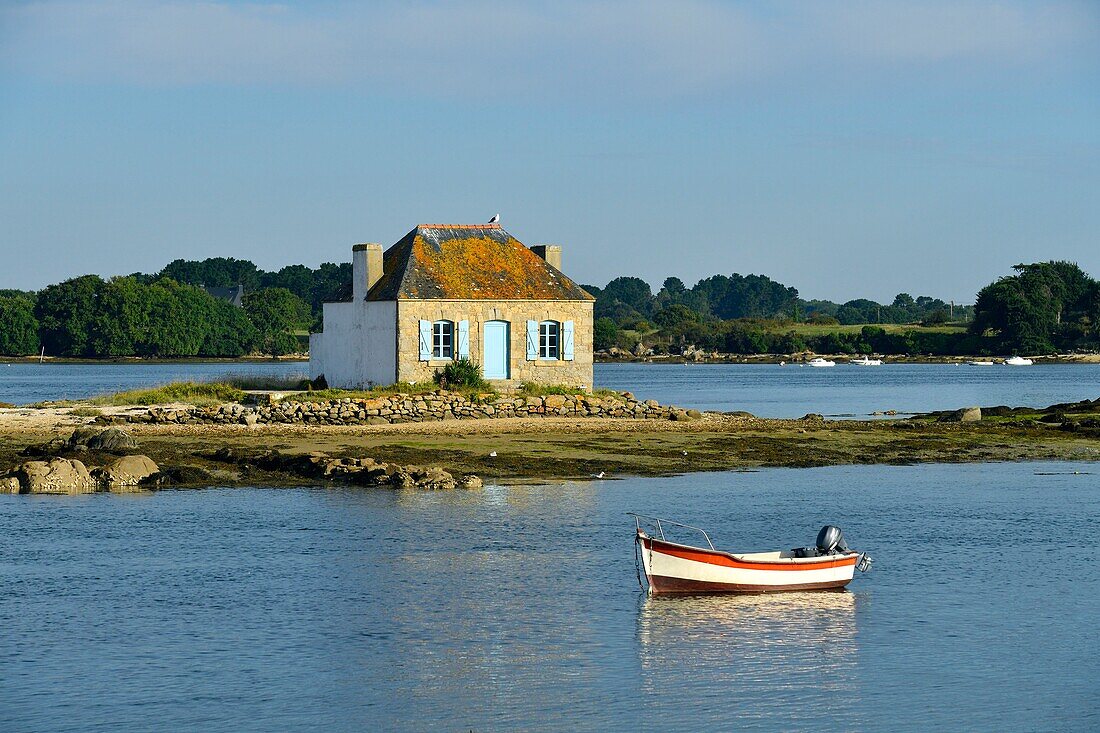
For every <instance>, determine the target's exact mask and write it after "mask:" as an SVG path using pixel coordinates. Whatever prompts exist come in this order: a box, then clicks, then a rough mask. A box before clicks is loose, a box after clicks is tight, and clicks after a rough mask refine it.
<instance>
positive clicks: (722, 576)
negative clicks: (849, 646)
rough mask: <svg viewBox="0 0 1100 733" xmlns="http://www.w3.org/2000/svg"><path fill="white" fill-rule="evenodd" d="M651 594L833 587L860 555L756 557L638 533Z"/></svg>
mask: <svg viewBox="0 0 1100 733" xmlns="http://www.w3.org/2000/svg"><path fill="white" fill-rule="evenodd" d="M638 544H639V546H640V549H641V555H642V566H643V568H644V569H645V574H646V578H647V580H648V581H649V588H650V592H651V593H662V594H663V593H782V592H786V591H807V590H837V589H840V588H843V587H845V586H846V585H848V584H849V583H851V582H852V577H853V575H854V574H855V568H856V561H857V560H858V557H859V555H858V554H857V553H849V554H845V555H828V556H825V557H820V558H806V559H798V560H795V559H793V558H784V559H781V560H774V561H770V560H769V561H759V560H753V559H751V558H744V557H739V556H736V555H731V554H729V553H725V552H718V551H716V550H706V549H703V548H698V547H691V546H689V545H680V544H676V543H673V542H666V541H664V540H659V539H654V538H652V537H649V536H644V537H643V536H639V537H638Z"/></svg>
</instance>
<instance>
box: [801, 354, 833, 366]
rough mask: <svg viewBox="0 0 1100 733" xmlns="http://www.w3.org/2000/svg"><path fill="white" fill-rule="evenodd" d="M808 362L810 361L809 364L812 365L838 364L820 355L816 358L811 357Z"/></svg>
mask: <svg viewBox="0 0 1100 733" xmlns="http://www.w3.org/2000/svg"><path fill="white" fill-rule="evenodd" d="M807 363H808V364H809V365H810V366H812V367H831V366H836V362H835V361H830V360H829V359H822V358H821V357H820V356H819V357H817V358H816V359H810V361H809V362H807Z"/></svg>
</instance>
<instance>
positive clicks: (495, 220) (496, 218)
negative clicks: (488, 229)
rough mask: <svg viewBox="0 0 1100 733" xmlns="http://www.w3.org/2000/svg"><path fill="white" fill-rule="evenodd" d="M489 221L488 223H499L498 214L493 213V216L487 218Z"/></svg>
mask: <svg viewBox="0 0 1100 733" xmlns="http://www.w3.org/2000/svg"><path fill="white" fill-rule="evenodd" d="M489 223H490V224H499V223H500V214H493V218H492V219H490V220H489Z"/></svg>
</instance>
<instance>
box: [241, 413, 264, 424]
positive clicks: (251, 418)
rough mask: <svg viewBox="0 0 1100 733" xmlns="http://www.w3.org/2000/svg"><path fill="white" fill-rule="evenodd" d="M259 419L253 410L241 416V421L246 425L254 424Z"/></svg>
mask: <svg viewBox="0 0 1100 733" xmlns="http://www.w3.org/2000/svg"><path fill="white" fill-rule="evenodd" d="M259 421H260V418H258V417H256V413H254V412H250V413H248V414H247V415H245V416H244V417H242V418H241V422H243V423H244V424H245V425H247V426H248V427H252V426H254V425H255V424H256V423H258V422H259Z"/></svg>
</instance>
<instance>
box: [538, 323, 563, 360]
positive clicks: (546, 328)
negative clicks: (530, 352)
mask: <svg viewBox="0 0 1100 733" xmlns="http://www.w3.org/2000/svg"><path fill="white" fill-rule="evenodd" d="M559 335H560V325H559V324H558V322H557V321H543V322H542V323H540V324H539V358H540V359H557V358H558V344H559V343H560V339H559Z"/></svg>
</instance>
